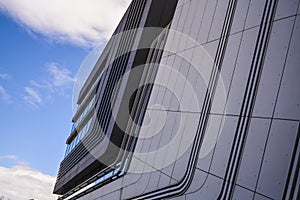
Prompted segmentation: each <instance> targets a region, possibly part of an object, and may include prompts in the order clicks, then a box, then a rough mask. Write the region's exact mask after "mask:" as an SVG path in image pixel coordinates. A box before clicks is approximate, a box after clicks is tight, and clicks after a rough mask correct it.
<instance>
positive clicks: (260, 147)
mask: <svg viewBox="0 0 300 200" xmlns="http://www.w3.org/2000/svg"><path fill="white" fill-rule="evenodd" d="M270 122H271V120H269V119H260V118H253V119H252V120H251V124H250V128H249V132H248V136H247V142H246V146H245V148H244V153H243V157H242V162H241V166H240V169H239V174H238V178H237V184H238V185H241V186H243V187H246V188H248V189H250V190H252V191H254V190H255V187H256V182H257V179H258V177H259V171H260V166H261V162H262V158H263V154H264V150H265V144H266V142H267V136H268V131H269V126H270Z"/></svg>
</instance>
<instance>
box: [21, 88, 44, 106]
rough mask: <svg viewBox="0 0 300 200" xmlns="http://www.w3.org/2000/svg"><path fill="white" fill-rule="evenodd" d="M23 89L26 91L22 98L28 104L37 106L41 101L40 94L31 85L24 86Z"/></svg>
mask: <svg viewBox="0 0 300 200" xmlns="http://www.w3.org/2000/svg"><path fill="white" fill-rule="evenodd" d="M24 90H25V92H26V95H25V96H24V100H25V102H27V103H28V104H30V105H32V106H34V107H38V106H39V105H40V104H41V103H42V102H43V100H42V98H41V96H40V94H39V93H38V91H36V90H35V89H33V88H31V87H24Z"/></svg>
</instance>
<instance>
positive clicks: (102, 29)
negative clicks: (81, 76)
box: [0, 0, 131, 46]
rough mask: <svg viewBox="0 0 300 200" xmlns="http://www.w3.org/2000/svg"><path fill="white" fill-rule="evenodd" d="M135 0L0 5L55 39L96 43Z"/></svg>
mask: <svg viewBox="0 0 300 200" xmlns="http://www.w3.org/2000/svg"><path fill="white" fill-rule="evenodd" d="M130 2H131V0H76V1H74V0H43V1H41V0H0V8H1V9H2V10H4V11H5V12H7V13H8V14H9V15H10V16H12V17H13V18H14V19H15V20H16V21H17V22H18V23H20V24H21V25H22V26H24V27H25V28H27V29H29V30H30V31H32V32H35V33H39V34H42V35H44V36H46V37H48V38H49V39H50V40H52V41H58V42H70V43H72V44H75V45H80V46H95V45H96V44H97V43H99V42H100V41H103V40H106V39H108V38H109V37H110V35H111V34H112V32H113V30H114V28H115V27H116V25H117V24H118V22H119V21H120V19H121V17H122V15H123V14H124V13H125V10H126V8H127V7H128V5H129V3H130Z"/></svg>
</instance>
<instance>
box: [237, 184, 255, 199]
mask: <svg viewBox="0 0 300 200" xmlns="http://www.w3.org/2000/svg"><path fill="white" fill-rule="evenodd" d="M253 196H254V192H252V191H250V190H247V189H245V188H242V187H240V186H236V187H235V189H234V193H233V197H232V200H241V199H242V200H253Z"/></svg>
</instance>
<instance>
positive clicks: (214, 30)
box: [208, 0, 229, 41]
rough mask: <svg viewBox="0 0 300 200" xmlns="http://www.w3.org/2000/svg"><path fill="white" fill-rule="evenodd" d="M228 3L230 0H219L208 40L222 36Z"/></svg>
mask: <svg viewBox="0 0 300 200" xmlns="http://www.w3.org/2000/svg"><path fill="white" fill-rule="evenodd" d="M228 3H229V0H223V1H217V7H216V8H215V14H214V17H213V21H212V24H211V27H210V30H209V36H208V41H212V40H215V39H219V38H220V37H221V31H222V27H223V24H224V19H225V14H226V10H227V6H228Z"/></svg>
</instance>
